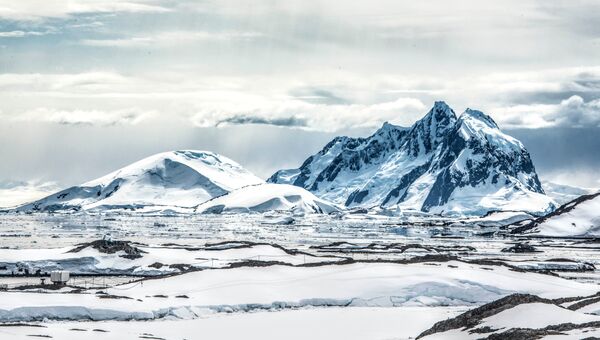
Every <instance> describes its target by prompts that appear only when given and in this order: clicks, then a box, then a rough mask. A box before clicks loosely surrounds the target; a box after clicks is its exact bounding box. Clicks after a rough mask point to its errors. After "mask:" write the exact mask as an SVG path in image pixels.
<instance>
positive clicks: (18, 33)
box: [0, 31, 51, 38]
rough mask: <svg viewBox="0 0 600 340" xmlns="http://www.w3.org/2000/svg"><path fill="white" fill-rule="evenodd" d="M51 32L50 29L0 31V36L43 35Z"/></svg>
mask: <svg viewBox="0 0 600 340" xmlns="http://www.w3.org/2000/svg"><path fill="white" fill-rule="evenodd" d="M50 33H51V32H50V31H45V32H42V31H5V32H0V38H22V37H27V36H42V35H46V34H50Z"/></svg>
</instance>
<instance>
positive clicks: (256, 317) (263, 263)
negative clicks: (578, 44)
mask: <svg viewBox="0 0 600 340" xmlns="http://www.w3.org/2000/svg"><path fill="white" fill-rule="evenodd" d="M519 218H524V219H527V218H530V216H529V215H523V214H520V213H515V214H510V213H501V214H493V215H490V216H488V217H483V218H466V219H451V218H443V217H435V216H432V215H422V214H404V215H402V216H387V215H385V214H379V213H377V212H371V213H368V214H362V213H349V212H345V213H335V214H332V215H323V214H305V215H302V214H300V215H293V214H281V213H274V212H268V213H263V214H256V213H255V214H231V215H227V214H224V215H202V214H197V215H187V214H185V215H177V214H175V215H168V216H165V215H152V214H150V215H139V214H129V215H128V214H112V213H110V214H97V215H94V214H85V213H80V214H32V215H26V214H3V215H0V242H1V244H2V248H0V274H2V275H9V271H10V270H8V268H13V267H11V266H14V268H17V267H20V268H28V271H29V273H30V274H31V273H34V272H35V271H36V270H37V269H42V275H43V272H45V271H47V270H50V269H55V268H56V269H59V268H60V269H64V267H63V266H64V265H65V264H68V265H70V266H71V267H70V268H69V269H70V270H72V272H73V273H74V274H75V278H74V279H73V281H72V282H71V283H70V286H68V287H63V288H61V289H58V290H54V289H49V288H50V287H39V286H35V285H33V284H34V283H37V281H39V277H37V276H35V275H25V274H24V273H23V272H19V273H17V275H16V276H10V275H9V276H10V277H8V276H7V277H0V284H2V283H8V284H9V286H8V290H6V291H0V336H2V335H4V336H10V338H11V339H12V338H15V339H19V338H31V336H30V335H44V336H52V337H53V338H54V339H80V338H81V337H82V336H85V337H86V338H91V339H94V338H99V339H112V338H115V339H116V338H163V339H196V338H198V337H197V335H198V334H200V333H201V334H202V336H203V338H205V337H208V338H223V339H228V338H229V339H232V338H238V337H239V336H240V334H244V335H246V336H247V337H248V338H260V339H269V338H276V337H277V338H280V336H281V334H289V338H296V339H305V338H316V339H319V338H328V339H336V338H344V339H361V338H369V339H407V338H411V337H412V338H414V337H416V336H417V335H419V334H420V333H421V332H423V331H424V330H426V329H428V328H429V327H431V326H432V325H433V324H434V323H436V322H438V321H441V320H445V319H447V318H450V317H454V316H456V315H458V314H460V313H463V312H465V311H467V310H469V309H471V308H475V307H477V306H480V305H482V304H485V303H489V302H492V301H494V300H497V299H499V298H502V297H504V296H507V295H510V294H513V293H527V294H535V295H538V296H540V297H542V298H547V299H555V298H565V297H572V296H586V295H593V294H595V293H596V292H598V291H599V289H598V282H600V281H599V280H600V276H599V275H598V273H597V271H596V269H595V268H596V267H597V266H600V255H599V254H600V252H599V250H600V249H598V246H597V244H596V243H594V242H592V240H585V239H580V238H579V239H550V238H539V237H529V236H526V235H525V236H524V235H516V236H514V235H510V234H509V233H506V232H504V234H502V236H497V235H498V233H503V227H502V225H503V224H504V223H506V222H513V221H514V219H519ZM490 233H491V234H494V235H496V236H486V235H490ZM106 235H110V237H109V239H112V240H125V241H130V243H129V245H130V246H132V247H135V248H136V249H138V250H139V251H140V257H136V258H126V257H124V256H126V255H127V253H125V252H124V251H117V252H114V253H105V252H102V251H100V250H98V249H96V248H93V247H92V246H88V247H83V248H81V244H84V245H85V244H86V243H87V242H92V241H97V240H99V239H102V238H103V237H106ZM522 242H527V243H528V244H529V245H531V246H532V247H534V248H535V249H536V252H534V253H514V252H505V251H503V249H507V248H510V247H512V246H514V245H515V244H518V243H522ZM75 248H81V249H80V250H79V252H78V253H74V252H71V251H72V250H73V249H75ZM81 259H88V260H86V261H87V262H77V261H76V260H80V261H81ZM70 261H71V262H70ZM84 263H85V264H84ZM182 265H183V266H182ZM2 266H6V267H7V270H4V271H2V270H1V268H2ZM77 270H79V272H77ZM548 271H550V272H552V275H549V272H548ZM83 274H85V275H90V274H94V275H99V276H91V277H90V276H81V275H83ZM78 275H79V276H78ZM103 278H106V280H105V281H103ZM20 280H22V281H20ZM84 280H88V281H87V284H82V282H84ZM90 280H95V283H94V284H89V281H90ZM19 282H22V283H24V282H27V285H28V286H27V287H22V285H21V287H19ZM543 307H544V308H547V307H546V306H543ZM520 308H524V307H520ZM597 310H600V307H596V306H594V305H593V304H591V305H590V306H588V309H582V310H581V311H577V313H576V314H573V315H571V314H569V315H566V314H564V313H563V314H561V313H562V312H565V311H564V310H559V311H558V312H556V313H554V311H555V309H552V310H551V311H550V312H548V315H549V316H552V317H548V318H545V319H544V320H545V321H543V322H542V321H540V323H539V324H540V325H541V324H543V323H544V322H546V323H548V324H550V323H555V322H557V320H559V321H561V320H567V321H569V320H570V321H574V322H580V321H581V322H584V321H586V320H588V319H589V320H592V319H595V318H596V316H594V313H595V312H596V311H597ZM515 311H516V312H515V313H517V314H515V315H519V314H522V313H530V312H531V311H521V310H520V309H515ZM574 313H575V312H574ZM499 315H500V316H498V317H497V319H489V320H485V321H484V322H489V325H497V326H503V327H509V326H511V325H512V324H510V322H509V321H510V320H511V319H510V317H508V316H506V314H499ZM554 316H556V318H555V319H553V317H554ZM514 318H515V319H519V317H517V316H514ZM521 319H522V318H521ZM506 320H508V321H506ZM523 322H526V321H523ZM14 323H20V324H23V323H26V324H29V325H30V326H23V325H21V326H11V325H10V324H14ZM515 325H516V323H515ZM531 325H532V327H533V326H536V325H538V324H534V323H531ZM40 326H41V327H40ZM490 327H491V326H490ZM265 329H270V330H272V331H271V332H269V333H268V334H266V332H265V331H264V330H265ZM94 330H96V331H94ZM573 332H575V331H572V332H571V333H573ZM571 333H569V334H571ZM452 334H454V333H453V331H449V332H446V333H444V334H443V335H444V336H446V335H447V336H450V335H452ZM455 335H456V337H457V338H461V336H463V338H464V333H460V332H457V333H456V334H455ZM436 336H439V334H438V335H436ZM480 337H481V336H480ZM438 338H439V337H438Z"/></svg>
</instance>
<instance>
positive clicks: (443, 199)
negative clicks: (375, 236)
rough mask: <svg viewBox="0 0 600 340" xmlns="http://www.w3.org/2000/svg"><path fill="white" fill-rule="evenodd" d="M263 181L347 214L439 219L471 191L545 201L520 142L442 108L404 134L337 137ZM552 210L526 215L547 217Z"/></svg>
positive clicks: (392, 130)
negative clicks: (378, 212) (383, 211)
mask: <svg viewBox="0 0 600 340" xmlns="http://www.w3.org/2000/svg"><path fill="white" fill-rule="evenodd" d="M268 181H269V182H273V183H284V184H293V185H296V186H301V187H303V188H305V189H308V190H309V191H312V192H313V193H315V194H316V195H317V196H321V197H323V198H325V199H328V200H331V201H334V202H337V203H340V204H344V205H346V206H348V207H354V206H363V207H370V206H383V207H387V206H394V205H399V206H400V207H403V205H409V206H408V208H411V209H416V210H421V211H425V212H428V211H434V212H435V211H440V209H443V207H444V206H446V205H447V204H449V203H451V202H456V201H457V200H460V197H461V195H462V192H463V191H464V190H469V189H471V190H472V189H477V188H487V189H488V190H489V192H490V193H495V192H498V191H499V190H500V189H504V190H503V191H502V193H503V195H504V196H506V197H508V196H511V195H520V196H523V195H521V194H524V195H525V196H527V195H529V194H532V193H533V194H540V195H539V196H541V197H542V198H546V197H545V196H544V191H543V189H542V186H541V183H540V181H539V179H538V177H537V174H536V172H535V168H534V166H533V163H532V161H531V157H530V156H529V153H528V152H527V150H526V149H525V148H524V146H523V145H522V144H521V143H520V142H519V141H517V140H516V139H514V138H512V137H510V136H507V135H505V134H503V133H502V132H501V131H500V130H499V128H498V126H497V125H496V123H495V122H494V121H493V120H492V118H491V117H489V116H487V115H485V114H484V113H482V112H480V111H476V110H470V109H467V110H466V111H465V113H463V114H462V115H461V116H460V117H458V118H457V117H456V114H455V113H454V111H453V110H452V109H451V108H450V107H449V106H448V105H446V103H444V102H436V103H435V105H434V106H433V108H432V109H431V110H430V111H429V112H428V113H427V114H426V115H425V116H424V117H423V118H422V119H421V120H419V121H417V122H416V123H415V124H414V125H413V126H412V127H411V128H403V127H399V126H394V125H391V124H389V123H385V124H384V125H383V126H382V127H381V128H380V129H379V130H377V131H376V132H375V133H374V134H373V135H372V136H370V137H367V138H350V137H336V138H335V139H333V140H332V141H331V142H329V143H328V144H327V145H326V146H325V147H324V148H323V150H321V151H320V152H319V153H317V154H315V155H313V156H311V157H309V158H308V159H307V160H306V161H305V162H304V163H303V164H302V166H301V167H300V168H298V169H292V170H280V171H278V172H277V173H275V174H274V175H273V176H271V178H270V179H269V180H268ZM464 196H468V194H464ZM507 199H508V198H507ZM551 202H552V201H551V200H550V199H547V201H545V202H541V203H540V204H539V205H540V209H539V210H538V211H533V213H537V212H540V213H546V212H548V211H550V210H552V209H553V208H554V206H553V205H552V203H551ZM466 205H468V204H466ZM485 209H488V210H486V211H483V210H485ZM473 210H474V211H478V213H481V214H483V213H485V212H487V211H492V210H494V209H493V207H483V208H480V207H473Z"/></svg>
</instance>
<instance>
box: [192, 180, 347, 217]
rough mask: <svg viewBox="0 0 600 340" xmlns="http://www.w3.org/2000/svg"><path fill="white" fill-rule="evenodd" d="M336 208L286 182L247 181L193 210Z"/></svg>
mask: <svg viewBox="0 0 600 340" xmlns="http://www.w3.org/2000/svg"><path fill="white" fill-rule="evenodd" d="M338 210H339V209H338V208H337V207H336V206H335V205H333V204H331V203H329V202H326V201H324V200H322V199H320V198H317V197H316V196H315V195H313V194H312V193H310V192H309V191H307V190H305V189H303V188H300V187H297V186H293V185H286V184H270V183H266V184H259V185H250V186H246V187H243V188H240V189H237V190H234V191H232V192H230V193H228V194H225V195H223V196H220V197H217V198H215V199H212V200H210V201H208V202H205V203H203V204H200V206H198V208H197V209H196V211H198V212H203V213H215V214H220V213H223V212H229V213H236V212H242V213H245V212H266V211H289V212H294V213H302V214H304V213H330V212H333V211H338Z"/></svg>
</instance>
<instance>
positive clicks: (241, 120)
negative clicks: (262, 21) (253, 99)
mask: <svg viewBox="0 0 600 340" xmlns="http://www.w3.org/2000/svg"><path fill="white" fill-rule="evenodd" d="M244 124H260V125H273V126H285V127H303V128H304V127H307V126H308V123H307V121H306V119H302V118H297V117H282V118H263V117H252V116H243V115H236V116H233V117H229V118H226V119H223V120H220V121H217V122H215V126H216V127H220V126H227V125H244Z"/></svg>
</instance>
